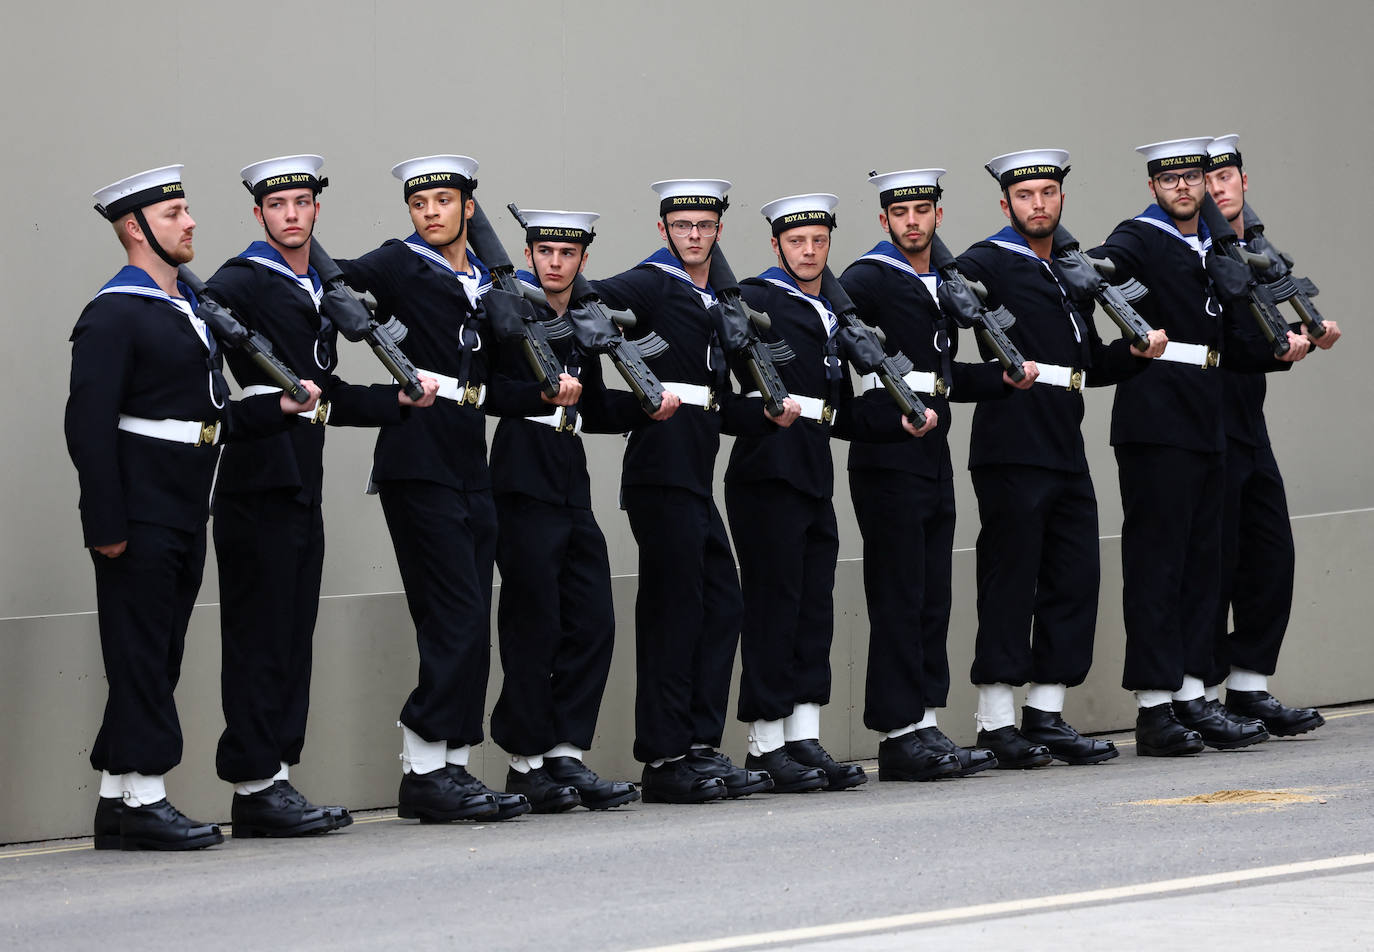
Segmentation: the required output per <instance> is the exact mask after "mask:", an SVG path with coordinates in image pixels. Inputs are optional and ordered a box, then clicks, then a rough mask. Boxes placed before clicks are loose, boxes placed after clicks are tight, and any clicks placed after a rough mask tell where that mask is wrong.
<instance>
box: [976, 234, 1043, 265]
mask: <svg viewBox="0 0 1374 952" xmlns="http://www.w3.org/2000/svg"><path fill="white" fill-rule="evenodd" d="M988 241H989V242H990V243H991V244H994V245H996V246H997V247H999V248H1001V249H1003V250H1004V251H1010V252H1012V253H1014V254H1018V255H1022V256H1023V257H1026V258H1030V259H1031V260H1032V261H1042V260H1044V259H1043V258H1041V257H1040V256H1039V255H1038V254H1036V253H1035V252H1034V251H1031V250H1030V249H1029V248H1027V247H1026V246H1025V245H1018V244H1017V243H1016V242H1014V241H1000V240H999V239H997V238H989V239H988Z"/></svg>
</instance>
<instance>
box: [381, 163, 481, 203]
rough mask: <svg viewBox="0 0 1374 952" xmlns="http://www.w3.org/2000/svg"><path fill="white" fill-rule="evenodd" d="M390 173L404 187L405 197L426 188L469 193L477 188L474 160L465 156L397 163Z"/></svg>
mask: <svg viewBox="0 0 1374 952" xmlns="http://www.w3.org/2000/svg"><path fill="white" fill-rule="evenodd" d="M391 174H392V175H394V176H396V177H397V178H398V179H400V180H401V181H402V182H403V183H404V184H405V197H406V198H410V196H412V195H414V194H415V193H416V192H423V191H424V190H425V189H427V188H456V189H457V190H458V191H460V192H472V191H473V190H474V189H476V188H477V160H476V159H474V158H470V157H468V156H466V155H422V156H420V157H419V158H415V159H406V160H405V161H404V162H397V163H396V164H395V165H393V166H392V167H391Z"/></svg>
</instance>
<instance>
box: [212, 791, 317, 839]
mask: <svg viewBox="0 0 1374 952" xmlns="http://www.w3.org/2000/svg"><path fill="white" fill-rule="evenodd" d="M288 787H290V792H288V791H287V789H286V788H288ZM293 794H294V796H293ZM229 818H230V821H231V822H232V823H233V824H234V829H233V834H234V839H236V840H248V839H253V838H255V837H259V836H270V837H286V836H310V835H312V834H315V833H328V832H329V831H330V830H333V829H335V828H336V827H335V824H334V817H332V816H330V815H329V814H327V813H325V812H324V810H322V809H320V808H319V807H317V806H315V805H314V804H313V803H311V802H310V801H309V800H307V799H305V797H303V796H301V794H300V792H299V791H298V790H296V788H295V787H291V786H290V784H288V783H287V782H286V781H285V780H274V781H273V782H272V786H270V787H267V788H266V789H264V790H259V791H258V792H257V793H250V794H246V795H245V794H242V793H236V794H234V802H233V804H232V805H231V806H230V808H229Z"/></svg>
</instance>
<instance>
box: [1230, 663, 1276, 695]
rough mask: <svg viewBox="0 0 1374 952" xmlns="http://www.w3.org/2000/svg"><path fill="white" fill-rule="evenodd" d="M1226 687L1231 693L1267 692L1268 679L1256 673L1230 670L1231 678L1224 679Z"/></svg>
mask: <svg viewBox="0 0 1374 952" xmlns="http://www.w3.org/2000/svg"><path fill="white" fill-rule="evenodd" d="M1226 686H1227V687H1228V688H1230V689H1231V690H1232V691H1268V690H1269V677H1268V676H1267V675H1263V674H1260V673H1259V672H1258V671H1246V670H1245V669H1244V668H1232V669H1231V676H1230V677H1229V678H1227V679H1226Z"/></svg>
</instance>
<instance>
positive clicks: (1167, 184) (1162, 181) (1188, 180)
mask: <svg viewBox="0 0 1374 952" xmlns="http://www.w3.org/2000/svg"><path fill="white" fill-rule="evenodd" d="M1180 181H1181V182H1183V184H1184V185H1201V184H1202V169H1189V170H1188V171H1186V172H1182V173H1180V172H1160V173H1159V174H1158V175H1156V176H1155V184H1156V185H1158V186H1159V187H1160V188H1162V189H1164V190H1165V191H1169V190H1171V189H1175V188H1178V183H1179V182H1180Z"/></svg>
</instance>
